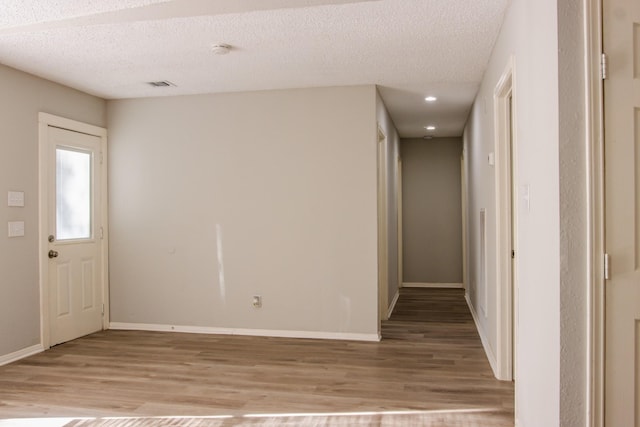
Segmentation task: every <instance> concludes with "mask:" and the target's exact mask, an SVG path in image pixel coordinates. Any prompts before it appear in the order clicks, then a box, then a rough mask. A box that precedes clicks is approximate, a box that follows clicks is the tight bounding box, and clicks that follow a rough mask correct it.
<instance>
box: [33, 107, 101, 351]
mask: <svg viewBox="0 0 640 427" xmlns="http://www.w3.org/2000/svg"><path fill="white" fill-rule="evenodd" d="M50 126H51V127H57V128H61V129H67V130H70V131H74V132H79V133H85V134H88V135H93V136H96V137H98V138H100V151H101V162H102V168H101V174H102V175H101V181H102V191H101V200H99V201H98V202H97V203H98V205H99V206H98V207H97V209H100V211H101V215H102V224H101V226H102V239H101V240H100V242H101V245H102V271H101V272H100V281H101V298H102V303H103V307H104V310H103V311H104V313H103V316H102V329H108V327H109V277H108V272H109V263H108V261H109V256H108V248H109V227H108V224H109V221H108V217H107V214H108V205H107V200H108V199H107V193H108V188H107V184H108V182H107V169H108V165H107V158H108V157H107V130H106V129H104V128H101V127H98V126H93V125H89V124H86V123H82V122H78V121H75V120H70V119H66V118H63V117H59V116H54V115H52V114H48V113H39V114H38V129H39V135H38V173H39V176H38V249H39V254H38V261H39V282H40V339H41V342H42V346H43V347H44V348H45V349H48V348H50V347H51V335H50V327H51V322H50V318H49V315H50V313H49V297H50V296H49V258H48V256H47V248H48V241H47V237H48V233H49V226H48V212H49V197H48V192H49V190H48V189H49V182H48V180H49V173H48V168H49V161H48V153H49V136H48V128H49V127H50Z"/></svg>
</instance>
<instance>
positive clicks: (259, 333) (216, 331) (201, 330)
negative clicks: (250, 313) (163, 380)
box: [109, 322, 381, 341]
mask: <svg viewBox="0 0 640 427" xmlns="http://www.w3.org/2000/svg"><path fill="white" fill-rule="evenodd" d="M109 329H115V330H122V331H153V332H182V333H188V334H210V335H246V336H254V337H280V338H310V339H323V340H345V341H380V339H381V337H380V334H355V333H350V332H315V331H278V330H272V329H236V328H216V327H210V326H178V325H158V324H151V323H121V322H111V323H110V324H109Z"/></svg>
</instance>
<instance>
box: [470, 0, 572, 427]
mask: <svg viewBox="0 0 640 427" xmlns="http://www.w3.org/2000/svg"><path fill="white" fill-rule="evenodd" d="M557 52H558V12H557V2H556V0H540V1H535V2H531V1H526V0H513V2H512V4H511V6H510V9H509V11H508V13H507V16H506V19H505V22H504V23H503V27H502V30H501V33H500V36H499V38H498V41H497V43H496V45H495V47H494V51H493V54H492V56H491V59H490V61H489V65H488V68H487V71H486V73H485V76H484V79H483V82H482V85H481V88H480V91H479V93H478V95H477V98H476V101H475V103H474V105H473V108H472V111H471V115H470V117H469V121H468V124H467V127H466V130H465V134H464V150H465V158H466V159H467V168H468V170H467V179H468V182H467V185H468V188H469V203H468V230H469V299H470V302H471V305H472V306H473V308H474V310H475V312H476V319H477V321H478V326H479V330H480V334H481V335H482V336H483V338H484V342H485V345H486V350H487V353H488V355H489V358H490V359H491V360H492V363H493V364H494V365H495V363H496V352H497V344H498V337H497V334H496V329H497V317H496V313H497V302H498V294H497V288H496V261H495V260H496V257H497V256H498V254H497V253H496V240H495V236H496V199H495V169H494V167H493V166H491V165H490V164H489V162H488V156H489V155H490V154H491V153H494V152H495V151H496V148H495V146H494V144H495V132H494V120H495V117H494V90H495V87H496V85H497V83H498V81H499V79H500V77H501V76H502V74H503V72H504V71H505V69H506V67H507V64H508V62H509V60H510V58H511V57H513V59H514V63H515V77H514V81H515V88H514V93H515V94H514V99H515V101H514V102H515V110H516V113H515V123H514V134H515V138H516V145H517V153H516V159H515V163H516V171H517V172H516V176H515V181H516V183H517V184H516V185H517V188H518V194H517V201H516V206H517V218H518V225H517V246H516V254H517V255H516V264H517V283H518V289H517V293H518V297H517V301H516V305H517V316H518V317H517V343H516V352H517V354H518V363H517V367H516V372H515V377H516V398H517V402H516V420H517V425H519V426H521V427H536V426H549V427H552V426H559V425H562V426H563V427H565V426H567V424H564V423H560V408H559V402H560V299H559V295H560V262H561V260H560V216H559V212H560V204H559V119H558V114H559V113H558V105H559V93H558V85H559V83H558V53H557ZM524 186H527V187H528V189H529V194H530V206H529V207H527V206H526V204H525V201H524V199H523V193H522V189H523V188H524ZM481 209H484V210H485V212H486V219H487V222H486V225H487V228H486V236H487V240H486V248H487V252H486V256H487V261H488V262H487V264H486V273H484V274H486V283H485V280H484V277H482V274H483V271H484V270H483V266H482V259H481V258H482V257H481V249H480V235H481V231H480V229H479V220H478V218H479V214H480V210H481Z"/></svg>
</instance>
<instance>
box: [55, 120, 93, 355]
mask: <svg viewBox="0 0 640 427" xmlns="http://www.w3.org/2000/svg"><path fill="white" fill-rule="evenodd" d="M47 134H48V147H47V151H48V153H47V169H48V180H47V187H48V189H47V193H48V194H47V198H48V200H47V206H48V213H47V223H48V236H46V237H45V238H46V239H47V241H48V245H47V246H46V252H47V257H48V259H49V261H48V283H47V287H48V296H49V298H48V300H49V304H48V305H49V307H48V308H49V310H48V311H49V334H50V335H49V345H55V344H59V343H62V342H65V341H69V340H72V339H75V338H78V337H81V336H84V335H87V334H90V333H92V332H96V331H99V330H102V326H103V321H102V317H103V309H104V308H103V294H102V287H103V286H102V285H103V283H102V280H103V274H102V268H103V266H102V255H103V254H102V251H103V245H102V241H101V238H102V235H101V234H102V218H101V211H102V209H101V198H102V194H101V191H102V182H101V178H102V174H101V170H100V168H101V154H100V153H101V151H100V149H101V138H100V137H97V136H92V135H87V134H84V133H79V132H73V131H70V130H65V129H60V128H57V127H52V126H48V127H47ZM43 237H44V236H43Z"/></svg>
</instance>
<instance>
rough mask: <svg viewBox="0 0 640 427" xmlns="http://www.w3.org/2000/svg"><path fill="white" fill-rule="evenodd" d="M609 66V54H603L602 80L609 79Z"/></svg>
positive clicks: (601, 64) (601, 57)
mask: <svg viewBox="0 0 640 427" xmlns="http://www.w3.org/2000/svg"><path fill="white" fill-rule="evenodd" d="M608 65H609V64H608V61H607V54H606V53H602V55H601V56H600V75H601V76H602V80H606V79H607V74H608Z"/></svg>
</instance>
